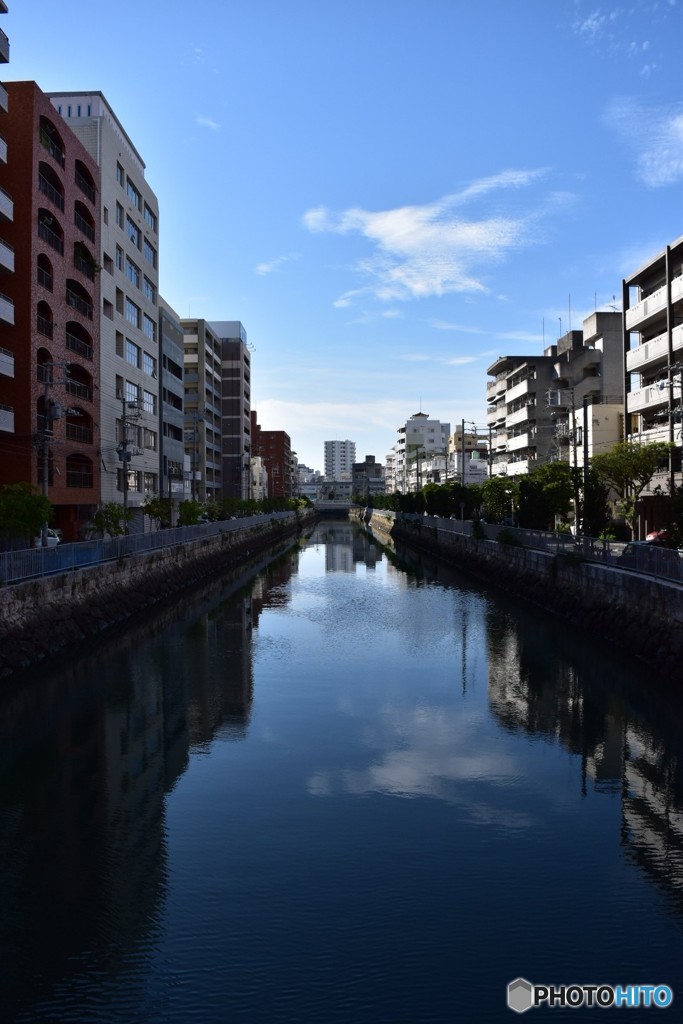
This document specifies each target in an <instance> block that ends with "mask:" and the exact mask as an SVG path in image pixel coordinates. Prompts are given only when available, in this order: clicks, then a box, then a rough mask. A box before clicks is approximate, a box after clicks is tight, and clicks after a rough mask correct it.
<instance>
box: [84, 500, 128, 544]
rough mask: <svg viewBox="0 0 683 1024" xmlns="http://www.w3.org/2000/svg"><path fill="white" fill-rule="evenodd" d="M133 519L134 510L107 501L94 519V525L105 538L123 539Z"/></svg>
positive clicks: (115, 502)
mask: <svg viewBox="0 0 683 1024" xmlns="http://www.w3.org/2000/svg"><path fill="white" fill-rule="evenodd" d="M132 518H133V513H132V510H131V509H129V508H124V507H123V505H119V503H118V502H117V501H106V502H105V503H104V504H103V505H100V507H99V508H98V509H97V511H96V512H95V514H94V516H93V517H92V525H93V526H94V527H95V529H96V530H97V531H98V533H100V534H101V535H102V536H103V537H104V536H105V534H107V533H108V534H109V536H110V537H121V536H122V535H123V534H124V533H125V532H126V527H127V525H128V523H129V522H130V520H131V519H132Z"/></svg>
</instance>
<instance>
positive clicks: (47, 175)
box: [38, 160, 64, 211]
mask: <svg viewBox="0 0 683 1024" xmlns="http://www.w3.org/2000/svg"><path fill="white" fill-rule="evenodd" d="M38 188H39V189H40V191H41V192H42V193H43V195H44V196H45V197H46V199H48V200H49V202H51V203H52V205H53V206H56V207H57V209H58V210H62V211H63V210H64V186H63V185H62V182H61V179H60V177H59V175H58V174H57V171H56V170H55V169H54V167H53V166H52V165H51V164H49V163H48V162H47V160H41V161H40V163H39V164H38Z"/></svg>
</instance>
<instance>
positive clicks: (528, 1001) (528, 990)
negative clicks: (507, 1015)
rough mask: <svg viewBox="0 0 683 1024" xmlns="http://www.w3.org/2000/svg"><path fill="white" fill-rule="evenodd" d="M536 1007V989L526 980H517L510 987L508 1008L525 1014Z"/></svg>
mask: <svg viewBox="0 0 683 1024" xmlns="http://www.w3.org/2000/svg"><path fill="white" fill-rule="evenodd" d="M533 1005H534V987H533V985H532V984H531V982H529V981H527V980H526V978H515V980H514V981H511V982H510V984H509V985H508V1006H509V1007H510V1009H511V1010H514V1011H515V1013H525V1012H526V1011H527V1010H530V1009H531V1007H532V1006H533Z"/></svg>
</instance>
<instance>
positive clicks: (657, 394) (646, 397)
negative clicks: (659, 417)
mask: <svg viewBox="0 0 683 1024" xmlns="http://www.w3.org/2000/svg"><path fill="white" fill-rule="evenodd" d="M660 383H662V384H664V386H663V387H660V386H659V384H648V385H646V387H644V388H640V389H639V390H638V391H631V393H630V394H628V395H626V409H627V411H628V412H642V410H643V409H653V408H654V407H655V406H658V405H661V406H668V404H669V388H668V387H667V386H666V382H665V381H660Z"/></svg>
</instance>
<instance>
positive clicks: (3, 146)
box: [0, 135, 7, 164]
mask: <svg viewBox="0 0 683 1024" xmlns="http://www.w3.org/2000/svg"><path fill="white" fill-rule="evenodd" d="M0 160H1V161H2V163H3V164H6V163H7V139H5V138H3V136H2V135H0Z"/></svg>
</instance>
